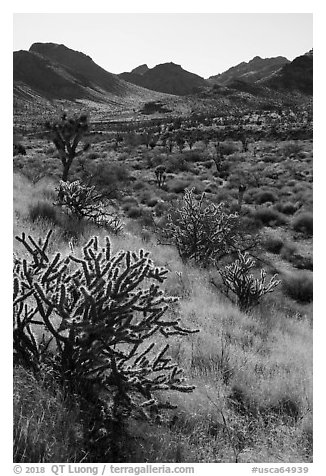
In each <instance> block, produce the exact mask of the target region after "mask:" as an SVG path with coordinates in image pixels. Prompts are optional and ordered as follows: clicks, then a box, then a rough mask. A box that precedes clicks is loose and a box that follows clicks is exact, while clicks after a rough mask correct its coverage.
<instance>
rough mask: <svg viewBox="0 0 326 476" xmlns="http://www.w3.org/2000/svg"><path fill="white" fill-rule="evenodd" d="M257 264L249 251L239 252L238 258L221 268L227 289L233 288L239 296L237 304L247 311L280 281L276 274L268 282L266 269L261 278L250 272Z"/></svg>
mask: <svg viewBox="0 0 326 476" xmlns="http://www.w3.org/2000/svg"><path fill="white" fill-rule="evenodd" d="M254 266H255V261H254V260H253V259H252V258H251V257H250V256H249V254H248V253H241V251H239V252H238V259H237V260H236V261H234V263H232V264H231V265H229V266H225V268H224V270H220V275H221V277H222V280H223V283H224V285H225V287H226V289H227V291H229V290H231V291H232V292H233V293H234V294H235V295H236V297H237V304H238V306H239V308H240V309H241V310H242V311H247V310H248V309H250V308H251V307H253V306H255V305H256V304H258V302H259V300H260V299H261V297H262V296H264V295H265V294H267V293H271V292H273V291H274V289H275V288H276V286H277V285H278V284H279V283H280V281H279V280H277V279H276V276H277V275H276V274H275V275H274V276H272V278H271V279H270V281H269V283H266V271H265V270H264V269H262V270H261V271H260V278H255V277H254V276H253V275H252V274H249V271H250V269H252V268H253V267H254Z"/></svg>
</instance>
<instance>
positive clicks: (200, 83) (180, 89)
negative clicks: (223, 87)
mask: <svg viewBox="0 0 326 476" xmlns="http://www.w3.org/2000/svg"><path fill="white" fill-rule="evenodd" d="M143 66H144V65H142V67H141V68H142V71H144V68H143ZM137 69H138V68H135V69H134V70H132V72H131V73H121V74H120V75H119V76H120V78H122V79H124V80H126V81H128V82H130V83H133V84H136V85H138V86H142V87H144V88H148V89H151V90H153V91H159V92H162V93H168V94H174V95H179V96H185V95H188V94H193V93H195V92H197V91H198V90H200V88H203V87H205V86H207V83H206V81H205V80H204V78H202V77H201V76H198V75H197V74H194V73H190V72H189V71H186V70H184V69H183V68H182V67H181V66H180V65H178V64H174V63H163V64H159V65H157V66H155V67H154V68H151V69H148V70H147V71H145V72H142V73H141V74H139V73H137Z"/></svg>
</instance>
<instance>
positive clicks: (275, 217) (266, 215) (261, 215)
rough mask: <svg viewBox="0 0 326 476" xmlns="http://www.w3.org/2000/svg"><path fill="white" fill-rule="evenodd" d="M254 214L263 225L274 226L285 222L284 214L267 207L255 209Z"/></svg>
mask: <svg viewBox="0 0 326 476" xmlns="http://www.w3.org/2000/svg"><path fill="white" fill-rule="evenodd" d="M254 216H255V218H256V219H257V220H259V221H260V222H261V223H262V224H263V225H270V226H273V225H274V226H275V225H284V224H285V223H286V218H285V216H284V215H282V214H281V213H279V212H277V211H276V210H273V209H272V208H268V207H264V208H260V209H259V210H256V211H255V214H254Z"/></svg>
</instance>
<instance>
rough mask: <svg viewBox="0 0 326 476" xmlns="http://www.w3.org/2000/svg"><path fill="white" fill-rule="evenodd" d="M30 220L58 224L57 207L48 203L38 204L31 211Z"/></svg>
mask: <svg viewBox="0 0 326 476" xmlns="http://www.w3.org/2000/svg"><path fill="white" fill-rule="evenodd" d="M29 218H30V220H31V221H33V222H34V221H35V220H38V219H43V220H47V221H49V222H51V223H54V224H55V223H57V222H58V216H57V211H56V209H55V207H54V206H53V205H52V204H51V203H48V202H37V203H36V204H34V205H32V206H31V207H30V209H29Z"/></svg>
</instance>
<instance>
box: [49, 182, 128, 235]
mask: <svg viewBox="0 0 326 476" xmlns="http://www.w3.org/2000/svg"><path fill="white" fill-rule="evenodd" d="M56 190H57V192H58V201H57V202H56V204H57V205H60V206H62V207H64V208H65V209H66V210H67V211H68V212H69V213H71V214H72V215H74V216H76V217H77V218H78V219H79V220H81V219H83V218H87V219H88V220H92V221H94V222H95V223H96V224H97V225H100V226H103V227H106V228H108V229H110V230H112V231H113V232H115V233H118V232H119V231H121V230H122V224H121V222H120V220H119V218H118V217H117V216H114V217H113V216H112V215H110V214H109V213H108V212H106V211H105V207H107V206H108V200H107V199H106V198H105V197H104V196H103V194H102V193H98V192H97V191H96V189H95V187H94V186H89V185H85V184H82V183H81V182H80V180H76V181H75V182H64V181H62V180H61V181H60V184H59V187H58V188H57V189H56Z"/></svg>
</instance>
